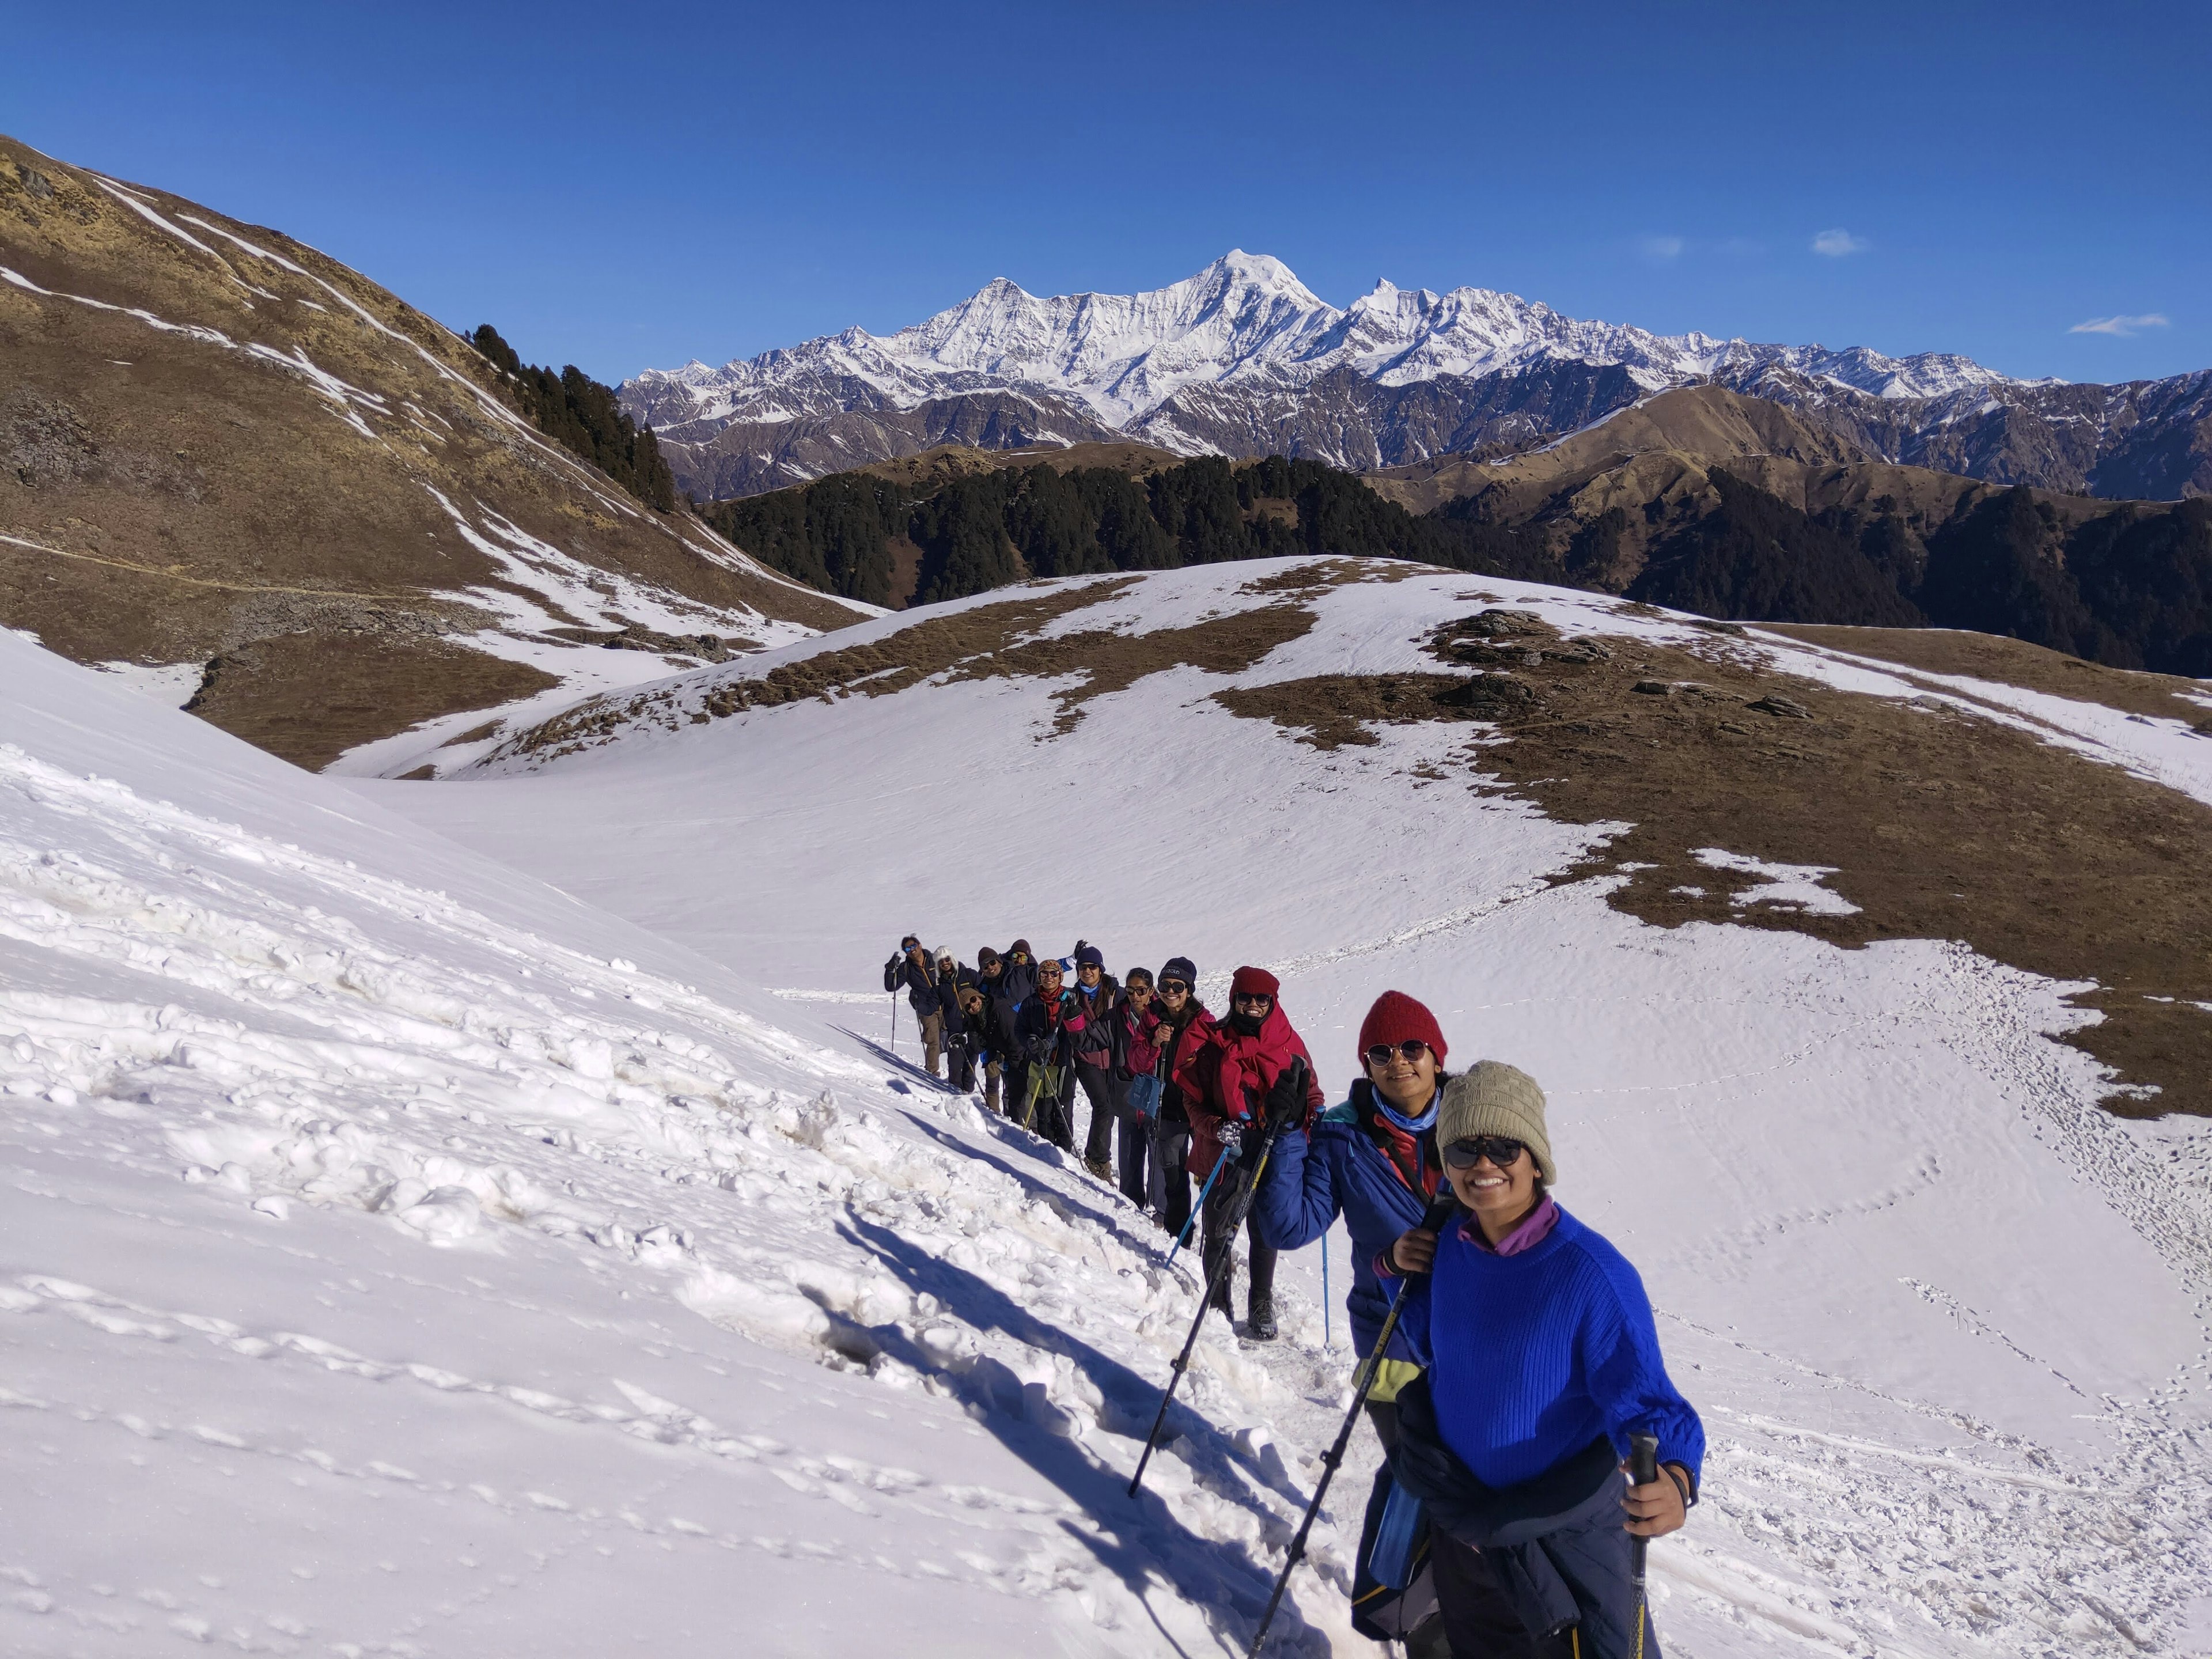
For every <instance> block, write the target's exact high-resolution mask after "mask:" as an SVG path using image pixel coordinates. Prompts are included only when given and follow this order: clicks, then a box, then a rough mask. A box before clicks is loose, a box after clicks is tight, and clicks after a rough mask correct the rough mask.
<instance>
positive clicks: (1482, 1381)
mask: <svg viewBox="0 0 2212 1659" xmlns="http://www.w3.org/2000/svg"><path fill="white" fill-rule="evenodd" d="M1474 1225H1475V1224H1474V1221H1473V1220H1472V1219H1469V1218H1465V1216H1464V1213H1463V1212H1462V1218H1461V1219H1460V1220H1458V1221H1456V1222H1455V1223H1454V1225H1450V1226H1449V1227H1446V1228H1445V1229H1444V1231H1443V1237H1441V1238H1439V1239H1438V1240H1437V1261H1436V1267H1435V1269H1434V1271H1433V1272H1431V1273H1425V1274H1423V1275H1421V1276H1420V1277H1419V1278H1417V1279H1414V1280H1413V1288H1412V1290H1410V1291H1408V1292H1407V1296H1406V1305H1405V1310H1404V1312H1403V1313H1401V1315H1400V1316H1399V1319H1398V1329H1399V1331H1400V1332H1401V1333H1402V1334H1404V1335H1405V1337H1406V1340H1407V1342H1408V1344H1409V1345H1410V1346H1412V1348H1413V1358H1414V1359H1415V1360H1417V1361H1418V1362H1419V1363H1420V1364H1423V1365H1425V1366H1426V1367H1427V1368H1428V1372H1429V1391H1430V1395H1431V1399H1433V1400H1434V1401H1435V1403H1436V1419H1437V1428H1438V1429H1439V1430H1440V1431H1441V1432H1442V1435H1443V1441H1444V1443H1445V1444H1447V1445H1448V1446H1449V1447H1450V1448H1451V1449H1452V1450H1453V1451H1454V1452H1455V1453H1456V1454H1457V1455H1458V1456H1459V1458H1460V1459H1461V1461H1462V1462H1464V1463H1465V1464H1466V1465H1467V1467H1468V1468H1469V1469H1471V1470H1473V1471H1474V1475H1475V1478H1476V1479H1477V1480H1480V1481H1481V1482H1482V1483H1483V1484H1484V1485H1485V1486H1492V1487H1496V1486H1516V1485H1518V1484H1520V1483H1521V1482H1523V1481H1528V1480H1534V1479H1536V1478H1537V1477H1538V1476H1540V1475H1541V1474H1545V1473H1546V1472H1547V1470H1550V1469H1552V1468H1556V1467H1557V1466H1558V1465H1559V1464H1561V1463H1563V1462H1565V1461H1566V1460H1568V1459H1569V1458H1571V1457H1573V1456H1574V1455H1576V1454H1577V1452H1580V1451H1581V1450H1583V1449H1584V1448H1585V1447H1587V1446H1588V1445H1589V1443H1590V1442H1591V1441H1593V1440H1594V1439H1595V1438H1597V1437H1599V1436H1601V1435H1602V1436H1604V1437H1605V1438H1607V1440H1609V1441H1611V1442H1612V1443H1613V1453H1614V1455H1616V1456H1619V1457H1626V1455H1628V1437H1629V1436H1630V1435H1631V1434H1633V1433H1638V1432H1644V1433H1650V1434H1655V1435H1656V1436H1658V1437H1659V1461H1660V1462H1662V1463H1680V1464H1681V1465H1682V1466H1683V1467H1684V1468H1686V1469H1688V1470H1689V1472H1690V1478H1691V1480H1692V1483H1693V1485H1694V1483H1695V1482H1696V1481H1697V1480H1699V1472H1700V1470H1701V1468H1702V1467H1703V1465H1704V1462H1705V1425H1703V1424H1701V1423H1700V1422H1699V1420H1698V1413H1697V1412H1696V1411H1695V1410H1694V1409H1692V1407H1691V1405H1690V1403H1689V1401H1686V1400H1685V1399H1683V1398H1682V1396H1681V1395H1680V1392H1679V1391H1677V1390H1676V1389H1675V1387H1674V1383H1673V1382H1672V1381H1671V1380H1669V1378H1668V1376H1667V1364H1666V1361H1665V1360H1664V1359H1663V1358H1662V1357H1661V1355H1660V1352H1659V1331H1658V1328H1657V1326H1656V1324H1655V1323H1654V1322H1653V1320H1652V1317H1651V1301H1650V1297H1648V1296H1646V1295H1645V1294H1644V1281H1643V1280H1642V1279H1640V1278H1638V1276H1637V1273H1636V1269H1635V1268H1633V1267H1630V1266H1629V1265H1628V1261H1627V1258H1626V1257H1625V1256H1623V1255H1621V1254H1620V1251H1619V1250H1617V1249H1613V1246H1612V1245H1611V1244H1609V1243H1607V1242H1606V1240H1605V1239H1604V1238H1603V1237H1601V1236H1599V1235H1598V1234H1597V1233H1595V1232H1593V1231H1591V1230H1590V1229H1589V1228H1588V1227H1585V1226H1584V1225H1583V1224H1582V1223H1581V1222H1579V1221H1577V1220H1576V1219H1575V1218H1574V1217H1572V1216H1571V1215H1569V1214H1568V1213H1567V1212H1565V1210H1564V1209H1562V1210H1561V1211H1560V1212H1559V1220H1558V1222H1557V1223H1556V1224H1555V1225H1553V1228H1552V1231H1551V1232H1550V1233H1549V1234H1548V1235H1547V1236H1546V1237H1545V1238H1544V1239H1543V1240H1542V1241H1541V1242H1540V1243H1535V1244H1533V1245H1531V1246H1530V1247H1529V1248H1528V1249H1526V1250H1523V1251H1522V1252H1521V1253H1520V1254H1518V1255H1508V1256H1501V1255H1496V1254H1494V1253H1493V1252H1492V1251H1490V1250H1488V1249H1485V1248H1484V1247H1483V1246H1481V1245H1480V1244H1478V1243H1474V1242H1472V1241H1471V1240H1470V1238H1469V1237H1468V1230H1469V1229H1470V1228H1472V1227H1473V1226H1474ZM1382 1283H1383V1286H1384V1287H1386V1288H1387V1289H1389V1290H1390V1291H1395V1289H1396V1288H1397V1285H1398V1281H1397V1280H1396V1279H1383V1281H1382Z"/></svg>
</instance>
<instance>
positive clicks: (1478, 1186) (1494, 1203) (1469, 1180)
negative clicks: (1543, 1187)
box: [1444, 1146, 1536, 1231]
mask: <svg viewBox="0 0 2212 1659" xmlns="http://www.w3.org/2000/svg"><path fill="white" fill-rule="evenodd" d="M1444 1174H1445V1176H1447V1177H1448V1178H1449V1180H1450V1182H1451V1187H1452V1191H1454V1192H1455V1193H1456V1194H1459V1201H1460V1202H1461V1203H1462V1204H1464V1205H1466V1206H1467V1207H1468V1209H1470V1210H1472V1211H1474V1213H1475V1215H1476V1216H1477V1217H1478V1218H1486V1219H1489V1220H1492V1221H1496V1220H1499V1219H1518V1218H1520V1217H1521V1216H1522V1214H1523V1213H1525V1212H1528V1210H1531V1209H1533V1208H1534V1207H1535V1201H1536V1160H1535V1158H1534V1156H1533V1155H1532V1154H1531V1153H1530V1152H1529V1151H1528V1148H1527V1147H1526V1146H1523V1147H1522V1148H1521V1151H1520V1153H1519V1155H1518V1156H1517V1157H1516V1158H1514V1159H1513V1161H1512V1162H1511V1163H1510V1164H1507V1165H1506V1166H1505V1167H1504V1169H1502V1170H1501V1169H1499V1168H1498V1165H1497V1164H1495V1163H1494V1162H1492V1160H1491V1159H1490V1158H1487V1157H1485V1158H1478V1159H1477V1160H1476V1161H1475V1162H1474V1163H1473V1164H1468V1165H1465V1166H1462V1165H1461V1164H1455V1163H1454V1162H1453V1161H1452V1160H1451V1159H1450V1158H1446V1159H1445V1160H1444ZM1486 1231H1487V1230H1486Z"/></svg>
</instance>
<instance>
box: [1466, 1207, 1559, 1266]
mask: <svg viewBox="0 0 2212 1659" xmlns="http://www.w3.org/2000/svg"><path fill="white" fill-rule="evenodd" d="M1557 1225H1559V1206H1558V1205H1556V1204H1554V1203H1553V1202H1552V1195H1551V1194H1549V1193H1547V1194H1544V1201H1543V1202H1542V1203H1541V1204H1539V1205H1538V1206H1536V1207H1535V1208H1534V1209H1533V1210H1531V1211H1529V1212H1528V1214H1527V1215H1525V1216H1523V1217H1522V1218H1521V1222H1520V1225H1517V1226H1516V1227H1515V1228H1514V1229H1513V1231H1511V1232H1510V1233H1508V1234H1506V1235H1505V1237H1503V1238H1501V1239H1499V1240H1498V1243H1496V1244H1492V1243H1491V1242H1490V1241H1489V1240H1488V1239H1486V1238H1485V1237H1483V1236H1482V1224H1481V1223H1480V1222H1478V1221H1474V1220H1473V1219H1469V1220H1467V1221H1464V1222H1462V1223H1461V1224H1460V1230H1459V1236H1460V1237H1462V1238H1463V1239H1465V1240H1467V1241H1468V1243H1470V1244H1473V1245H1474V1247H1475V1248H1476V1249H1482V1250H1488V1251H1489V1252H1490V1253H1491V1254H1492V1255H1520V1254H1521V1252H1522V1251H1523V1250H1533V1249H1535V1248H1536V1246H1537V1245H1539V1244H1541V1243H1543V1242H1544V1241H1545V1240H1546V1239H1547V1238H1548V1237H1551V1232H1552V1229H1553V1227H1555V1226H1557Z"/></svg>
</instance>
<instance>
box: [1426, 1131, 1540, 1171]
mask: <svg viewBox="0 0 2212 1659" xmlns="http://www.w3.org/2000/svg"><path fill="white" fill-rule="evenodd" d="M1527 1151H1528V1143H1527V1142H1526V1141H1520V1140H1510V1139H1507V1138H1506V1137H1505V1136H1504V1135H1474V1136H1472V1137H1470V1138H1469V1139H1466V1140H1455V1141H1454V1142H1452V1144H1451V1145H1450V1146H1447V1147H1445V1148H1444V1162H1445V1163H1447V1164H1450V1165H1451V1167H1452V1168H1453V1169H1455V1170H1472V1169H1473V1168H1474V1166H1475V1165H1476V1164H1480V1163H1481V1162H1482V1160H1483V1159H1484V1158H1488V1159H1489V1160H1490V1161H1491V1163H1492V1164H1494V1165H1496V1166H1497V1168H1498V1169H1499V1170H1510V1169H1511V1168H1512V1167H1513V1166H1514V1165H1515V1164H1518V1163H1519V1162H1520V1161H1521V1154H1522V1153H1523V1152H1527Z"/></svg>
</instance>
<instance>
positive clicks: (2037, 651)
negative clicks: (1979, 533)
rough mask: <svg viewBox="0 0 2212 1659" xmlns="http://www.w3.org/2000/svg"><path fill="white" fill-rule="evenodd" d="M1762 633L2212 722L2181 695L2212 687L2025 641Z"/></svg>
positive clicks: (2211, 706)
mask: <svg viewBox="0 0 2212 1659" xmlns="http://www.w3.org/2000/svg"><path fill="white" fill-rule="evenodd" d="M1759 627H1760V628H1761V629H1764V630H1765V631H1767V632H1770V633H1775V634H1785V635H1788V636H1789V637H1790V638H1791V639H1793V640H1802V641H1804V642H1805V643H1806V644H1808V645H1820V646H1826V647H1827V648H1828V649H1830V650H1832V651H1844V652H1849V653H1850V654H1851V655H1853V656H1856V657H1872V658H1874V659H1876V660H1877V661H1880V662H1886V663H1892V664H1894V665H1896V666H1898V667H1899V668H1904V669H1908V670H1918V671H1920V672H1922V673H1924V674H1957V675H1964V676H1967V677H1970V678H1974V679H1981V680H1995V681H1996V682H1997V683H1998V684H2002V685H2016V686H2019V687H2021V689H2022V690H2028V691H2043V692H2047V693H2049V694H2050V695H2051V696H2055V697H2069V698H2071V699H2073V700H2074V701H2075V702H2100V703H2102V704H2104V705H2105V707H2106V708H2118V709H2119V710H2121V711H2122V712H2123V713H2125V714H2143V715H2147V716H2148V717H2150V718H2152V719H2154V720H2186V721H2188V722H2189V723H2190V724H2191V725H2192V726H2195V725H2198V724H2200V723H2204V722H2208V721H2212V701H2203V702H2200V701H2195V700H2192V698H2191V697H2190V696H2185V695H2183V694H2184V693H2188V692H2193V693H2195V694H2196V697H2197V698H2202V699H2207V700H2212V682H2208V681H2204V680H2190V679H2182V678H2178V677H2177V676H2175V675H2172V674H2145V673H2139V672H2136V671H2133V670H2130V669H2125V668H2107V667H2106V665H2104V664H2102V663H2095V662H2087V661H2084V660H2083V659H2081V658H2080V657H2069V656H2067V655H2066V654H2065V653H2063V652H2058V651H2047V650H2045V648H2044V647H2041V646H2039V645H2030V644H2028V643H2027V641H2025V640H2008V639H2002V638H2000V637H1998V636H1997V635H1993V634H1967V633H1962V632H1960V631H1958V630H1956V629H1945V628H1829V627H1820V626H1808V625H1803V624H1800V623H1759Z"/></svg>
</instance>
